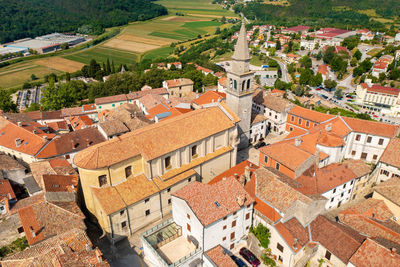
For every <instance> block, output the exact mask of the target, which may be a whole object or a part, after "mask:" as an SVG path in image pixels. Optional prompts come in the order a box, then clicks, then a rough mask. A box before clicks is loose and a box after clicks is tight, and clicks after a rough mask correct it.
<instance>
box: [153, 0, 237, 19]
mask: <svg viewBox="0 0 400 267" xmlns="http://www.w3.org/2000/svg"><path fill="white" fill-rule="evenodd" d="M211 2H212V1H211V0H202V1H199V0H197V1H196V0H160V1H157V2H156V3H157V4H160V5H163V6H165V7H166V8H168V11H169V12H170V14H174V13H176V12H179V13H182V14H185V15H192V16H199V17H202V16H205V17H209V18H213V17H214V18H215V17H222V16H225V17H227V18H228V17H237V15H236V14H234V13H233V12H231V11H229V10H226V9H223V8H222V7H221V6H219V5H213V4H212V3H211Z"/></svg>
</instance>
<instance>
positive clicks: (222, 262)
mask: <svg viewBox="0 0 400 267" xmlns="http://www.w3.org/2000/svg"><path fill="white" fill-rule="evenodd" d="M204 255H205V256H206V257H207V258H209V259H210V260H211V261H212V262H213V263H214V264H215V265H216V266H218V267H237V265H236V263H235V262H234V261H233V260H232V258H231V257H229V255H228V253H227V252H225V251H224V248H223V247H221V246H220V245H218V246H216V247H214V248H212V249H210V250H207V251H206V252H205V254H204Z"/></svg>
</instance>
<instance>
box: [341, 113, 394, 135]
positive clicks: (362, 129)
mask: <svg viewBox="0 0 400 267" xmlns="http://www.w3.org/2000/svg"><path fill="white" fill-rule="evenodd" d="M342 119H343V120H344V121H345V122H346V123H347V124H348V125H349V126H350V128H351V129H352V130H353V131H354V132H359V133H366V134H373V135H378V136H384V137H390V138H393V137H395V136H397V135H398V133H399V129H400V128H399V126H397V125H392V124H388V123H383V122H377V121H366V120H361V119H355V118H349V117H342Z"/></svg>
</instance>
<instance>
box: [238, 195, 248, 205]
mask: <svg viewBox="0 0 400 267" xmlns="http://www.w3.org/2000/svg"><path fill="white" fill-rule="evenodd" d="M236 201H237V203H238V205H239V206H240V207H242V206H243V205H244V202H245V201H246V197H245V196H244V195H238V196H237V197H236Z"/></svg>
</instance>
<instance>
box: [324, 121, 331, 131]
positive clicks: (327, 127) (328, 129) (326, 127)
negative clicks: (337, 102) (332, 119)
mask: <svg viewBox="0 0 400 267" xmlns="http://www.w3.org/2000/svg"><path fill="white" fill-rule="evenodd" d="M325 131H327V132H330V131H332V124H331V123H328V124H327V125H325Z"/></svg>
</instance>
